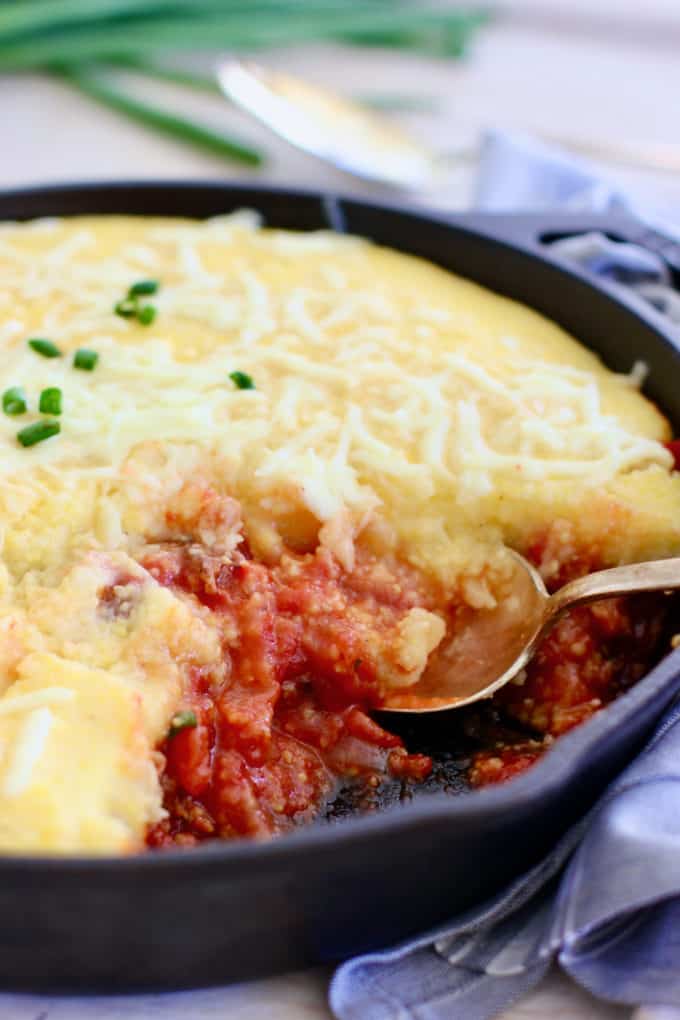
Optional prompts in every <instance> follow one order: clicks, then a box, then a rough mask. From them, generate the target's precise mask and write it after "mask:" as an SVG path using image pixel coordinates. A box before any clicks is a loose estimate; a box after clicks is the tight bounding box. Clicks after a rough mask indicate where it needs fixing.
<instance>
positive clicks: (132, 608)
mask: <svg viewBox="0 0 680 1020" xmlns="http://www.w3.org/2000/svg"><path fill="white" fill-rule="evenodd" d="M0 280H1V281H2V283H1V284H0V391H1V392H2V402H3V403H2V414H0V474H1V480H2V484H1V485H0V850H2V851H3V852H5V853H13V852H21V853H62V854H63V853H96V854H101V853H130V852H134V851H139V850H143V849H144V848H145V847H164V846H177V845H180V846H181V845H191V844H194V843H196V842H199V841H202V840H205V839H215V838H222V839H229V838H236V837H240V836H254V837H267V836H269V835H272V834H277V833H281V832H285V831H287V830H289V829H291V828H292V827H294V826H296V825H299V824H303V823H305V822H308V821H310V820H312V819H313V818H315V817H317V816H318V815H319V814H321V813H323V811H324V810H325V807H326V805H327V804H328V803H329V802H330V801H331V800H332V798H333V796H334V795H335V793H336V791H337V789H338V787H339V786H340V785H342V784H347V783H357V784H363V785H364V786H365V787H366V788H367V789H369V790H370V789H371V788H376V787H377V786H379V785H380V784H381V783H382V782H385V781H388V780H389V781H394V780H398V781H399V782H402V783H404V784H411V783H417V782H419V781H421V780H422V779H424V778H425V777H426V776H427V775H428V772H429V770H430V768H431V762H430V760H429V759H428V758H427V757H426V756H424V755H422V754H414V753H410V752H409V749H408V748H406V747H405V746H404V745H403V742H402V740H401V739H400V738H399V737H397V736H395V735H393V734H392V733H390V732H389V730H388V729H385V728H384V727H383V725H382V724H380V723H379V722H377V721H376V720H375V719H374V718H373V716H372V715H371V711H372V710H373V709H375V708H377V707H379V706H380V703H381V698H382V697H384V695H385V692H386V691H387V690H389V689H392V688H394V687H401V688H404V689H407V688H408V687H409V686H410V685H411V684H413V683H415V682H416V681H417V680H418V679H420V678H421V677H422V675H423V674H424V672H425V671H426V670H428V669H429V668H432V667H433V663H435V661H436V659H437V657H438V656H440V655H442V654H445V651H446V645H447V641H448V640H449V638H450V635H451V633H452V630H453V629H454V627H455V621H456V618H457V614H458V613H459V612H460V611H461V609H463V608H464V609H465V610H466V611H469V610H472V611H474V612H478V613H483V612H485V611H487V610H488V609H490V608H492V607H493V606H494V605H495V602H496V598H497V596H498V593H499V591H501V590H502V586H503V581H504V579H505V578H507V574H508V570H509V562H510V560H509V554H508V550H509V549H517V550H519V551H520V552H522V553H524V554H525V555H527V556H529V557H530V558H531V559H532V560H533V561H534V562H535V563H536V564H537V565H538V566H539V568H540V569H541V571H542V573H543V575H544V577H545V579H546V581H547V583H548V584H549V585H552V587H556V586H559V584H561V583H563V582H564V581H565V580H567V579H569V578H571V577H574V576H577V575H578V574H580V573H584V572H587V571H588V570H591V569H594V568H597V567H599V566H608V565H614V564H617V563H623V562H630V561H635V560H641V559H647V558H654V557H662V556H667V555H671V554H677V553H678V551H679V550H680V475H678V474H677V473H676V472H675V471H674V470H673V457H672V455H671V453H670V451H669V448H668V447H667V445H665V444H666V443H667V441H668V440H670V438H671V435H670V431H669V426H668V423H667V422H666V420H665V419H664V417H663V416H662V415H661V414H660V413H659V411H658V410H657V409H656V408H655V407H654V406H653V405H652V404H651V403H650V402H649V401H648V400H646V399H645V398H644V397H643V396H642V395H641V393H640V390H639V383H640V379H641V375H642V372H643V369H642V367H641V366H631V368H632V371H631V373H630V374H629V375H618V374H615V373H613V372H611V371H609V370H608V369H606V368H605V367H604V366H603V365H602V364H601V362H600V361H599V360H598V359H597V357H596V356H595V355H593V354H592V353H590V352H589V351H587V350H586V349H585V348H584V347H582V346H581V345H580V344H579V343H577V342H576V340H574V339H572V338H571V337H570V336H568V335H567V334H566V333H565V332H563V331H562V330H561V329H560V328H558V327H557V326H556V325H554V324H553V323H551V322H549V321H548V320H546V319H545V318H543V317H541V316H540V315H538V314H537V313H535V312H533V311H531V310H530V309H528V308H525V307H523V306H521V305H519V304H516V303H514V302H512V301H509V300H507V299H505V298H502V297H499V296H497V295H494V294H492V293H490V292H488V291H486V290H484V289H482V288H481V287H479V286H476V285H475V284H473V283H470V282H469V281H466V280H464V279H461V278H458V277H456V276H453V275H451V274H449V273H447V272H445V271H444V270H442V269H440V268H437V267H435V266H434V265H431V264H429V263H428V262H425V261H422V260H420V259H417V258H413V257H410V256H407V255H404V254H400V253H398V252H396V251H391V250H388V249H385V248H380V247H377V246H375V245H373V244H371V243H369V242H368V241H365V240H362V239H360V238H356V237H347V236H339V235H335V234H332V233H328V232H317V233H305V234H302V233H292V232H285V231H278V230H269V229H263V228H262V227H261V226H260V224H259V222H258V219H257V216H255V215H254V214H252V213H248V212H243V213H239V214H235V215H231V216H225V217H217V218H214V219H210V220H207V221H204V222H197V221H196V222H194V221H190V220H180V219H172V218H165V219H163V218H142V217H140V218H132V217H116V216H113V217H104V216H101V217H76V218H72V219H64V220H56V219H50V220H39V221H35V222H32V223H26V224H12V223H10V224H6V225H4V226H2V227H0ZM664 612H665V610H664V608H663V606H662V600H660V599H659V598H647V599H642V600H640V599H638V600H618V601H616V602H611V603H605V604H600V605H599V606H596V607H593V608H585V609H580V610H578V611H576V612H574V613H572V614H570V615H569V616H568V617H566V618H565V619H564V620H563V621H562V622H561V623H560V624H559V626H558V627H557V628H556V629H555V630H554V631H553V633H552V634H551V636H550V637H549V639H548V640H547V641H546V642H545V645H544V647H543V648H542V649H541V652H540V653H539V655H538V656H537V658H536V660H535V661H534V663H532V665H531V666H530V667H529V669H528V670H527V671H526V672H525V673H524V674H523V675H522V676H521V677H520V678H519V679H518V683H516V684H514V685H510V686H509V687H508V688H506V689H505V690H504V691H503V692H502V693H501V694H500V695H499V696H498V697H497V698H496V699H494V702H495V705H496V708H497V709H498V710H499V711H502V712H503V713H504V714H505V716H506V717H507V718H508V719H512V720H514V721H515V723H516V725H517V726H518V727H519V730H521V732H522V734H524V736H523V738H522V739H521V740H520V739H515V740H514V741H510V742H508V741H504V740H502V739H499V738H498V737H497V736H496V738H494V741H493V746H491V745H490V744H489V745H488V746H480V752H479V754H478V755H477V756H476V758H475V760H474V762H473V764H472V767H471V772H470V778H471V781H472V782H473V783H477V784H481V783H485V782H490V781H495V780H499V779H506V778H508V777H510V776H511V775H513V774H515V773H516V772H519V771H522V770H523V769H524V768H526V767H527V766H528V765H529V764H531V762H532V761H533V760H535V758H536V757H537V756H538V755H539V754H540V753H541V752H542V750H543V749H544V748H545V746H546V744H547V743H549V742H550V740H551V739H553V738H554V737H555V736H558V735H559V734H560V733H562V732H564V731H565V730H566V729H569V728H570V727H571V726H573V725H576V724H577V723H579V722H581V721H582V720H583V719H585V718H587V717H588V716H589V715H591V714H592V713H593V712H594V711H597V710H598V709H600V708H601V707H602V706H603V705H604V704H606V702H607V701H609V700H611V699H612V698H613V697H615V696H616V694H617V693H618V692H619V691H620V690H623V689H624V688H625V687H626V686H628V685H629V684H630V683H632V682H634V681H635V680H636V679H637V678H638V677H639V676H641V675H642V674H643V673H644V672H645V670H646V669H647V668H648V666H649V664H650V663H651V662H652V661H654V657H655V656H657V657H658V655H660V654H661V643H662V641H663V627H664ZM633 632H634V639H633V637H632V635H633ZM519 730H518V732H519Z"/></svg>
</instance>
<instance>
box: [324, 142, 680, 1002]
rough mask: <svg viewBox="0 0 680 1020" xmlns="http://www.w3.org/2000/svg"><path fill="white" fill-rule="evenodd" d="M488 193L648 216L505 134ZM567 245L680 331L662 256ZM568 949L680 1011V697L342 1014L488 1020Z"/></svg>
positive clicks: (407, 946) (393, 956)
mask: <svg viewBox="0 0 680 1020" xmlns="http://www.w3.org/2000/svg"><path fill="white" fill-rule="evenodd" d="M477 205H478V207H479V208H482V209H486V210H489V211H500V210H503V211H508V210H521V211H526V210H532V211H536V210H537V209H550V208H552V209H555V210H557V209H559V210H562V211H563V210H565V209H572V210H581V211H584V210H588V209H589V210H592V211H597V212H604V211H607V210H609V211H625V212H627V213H633V214H634V215H636V216H637V217H638V218H640V210H639V209H634V208H633V207H632V205H631V203H630V202H629V201H628V200H627V199H626V198H625V196H624V195H622V194H620V193H619V192H618V191H617V190H616V189H615V188H613V187H611V186H608V185H607V184H606V183H605V182H602V181H600V180H598V179H597V178H596V177H595V176H594V174H593V172H592V171H591V170H589V169H588V168H587V167H586V166H585V165H582V164H577V163H574V162H572V161H571V160H569V159H567V158H566V157H564V156H562V155H561V154H559V153H556V152H554V151H552V150H550V149H549V148H547V147H545V146H543V145H540V144H537V143H534V142H532V141H530V140H526V139H519V138H517V137H510V136H508V135H504V134H501V133H498V132H494V133H490V134H489V135H488V136H487V137H486V139H485V142H484V145H483V148H482V161H481V168H480V174H479V183H478V193H477ZM648 222H649V220H648ZM655 225H656V226H658V224H655ZM663 229H664V231H665V232H666V233H667V234H669V233H672V231H669V229H668V227H667V225H665V224H664V227H663ZM554 250H556V251H557V252H558V253H559V255H560V257H562V258H564V259H568V260H573V261H575V262H577V263H578V264H580V265H581V266H583V267H584V268H587V269H589V270H590V271H591V272H593V273H596V274H598V275H601V276H604V277H606V278H607V279H609V280H610V281H613V282H615V283H616V284H617V285H619V286H621V287H632V288H634V289H635V290H636V291H637V292H638V293H639V294H640V295H641V296H643V297H644V298H646V299H647V300H649V301H651V302H652V303H653V304H654V305H655V306H656V307H657V308H658V309H660V310H661V311H663V312H665V313H666V314H667V315H668V316H669V320H670V323H671V328H672V329H678V334H679V336H680V297H679V296H678V294H677V293H676V292H675V291H674V290H673V288H672V280H671V275H670V273H669V271H668V267H667V266H666V264H665V263H664V261H663V260H662V259H661V258H660V257H659V256H658V255H656V254H653V253H651V252H649V251H647V250H646V249H644V248H642V247H639V246H637V245H631V244H622V243H617V242H614V241H611V240H609V239H608V238H606V237H604V236H603V235H602V234H597V233H589V234H584V235H581V236H577V237H571V238H568V239H566V240H561V241H558V242H556V243H555V245H554ZM555 960H556V961H557V962H558V964H559V966H561V967H562V968H563V970H565V971H566V972H567V973H568V974H570V975H571V977H572V978H574V980H575V981H577V982H578V983H579V984H581V985H582V986H583V987H585V988H587V989H589V990H590V991H591V992H592V993H593V994H594V995H596V996H599V997H600V998H602V999H605V1000H608V1001H611V1002H618V1003H628V1004H631V1005H635V1006H638V1005H640V1004H644V1006H643V1008H641V1009H640V1010H639V1011H638V1013H637V1014H636V1020H680V1009H679V1010H676V1009H674V1008H673V1007H674V1006H676V1005H677V1006H678V1007H680V705H677V706H676V707H674V708H673V709H671V711H670V712H669V713H668V715H667V717H666V719H665V720H664V721H663V723H662V724H661V725H660V727H659V729H658V730H657V732H656V735H655V736H654V738H653V739H652V741H651V742H650V744H649V745H648V746H647V748H646V750H645V751H643V753H642V754H641V755H640V756H639V757H638V758H637V759H636V760H635V762H634V763H633V764H632V765H631V766H630V767H629V768H628V769H627V770H626V771H625V772H624V773H623V774H622V775H621V776H620V778H619V779H618V780H617V781H616V782H615V783H614V784H613V785H612V786H611V787H610V789H609V790H608V791H607V792H606V793H605V795H604V796H603V797H602V799H601V800H600V801H599V803H598V804H597V805H596V806H595V807H594V808H593V810H592V811H591V812H590V813H589V815H588V816H587V817H586V818H585V819H583V820H582V821H581V822H579V823H578V825H576V826H575V827H573V828H572V829H571V830H570V831H569V832H567V834H566V835H565V836H564V837H563V839H562V840H561V842H560V843H559V844H558V845H557V846H556V847H555V848H554V850H553V851H552V853H551V854H549V856H548V857H546V858H545V860H543V861H542V862H541V863H540V864H539V865H538V866H536V867H535V868H533V870H531V871H530V872H529V873H528V874H526V875H523V876H522V877H521V878H519V879H517V880H516V881H515V882H513V883H512V884H511V885H510V886H509V887H508V888H506V889H505V890H503V892H502V893H500V895H498V896H496V897H495V898H494V899H492V900H490V901H487V902H486V903H483V904H482V905H481V906H479V907H477V908H475V909H473V910H469V911H466V912H465V913H464V914H462V915H460V916H458V917H455V918H453V919H452V920H451V921H450V923H448V924H446V925H443V926H441V927H439V928H438V929H436V930H433V931H430V932H427V933H425V934H423V935H422V936H420V937H419V938H417V939H413V940H411V941H409V942H406V943H402V944H401V945H399V946H396V947H394V948H391V949H388V950H385V951H383V952H378V953H371V954H368V955H365V956H361V957H357V958H356V959H354V960H350V961H349V962H347V963H345V964H343V965H342V966H341V967H340V968H339V969H338V971H337V972H336V974H335V977H334V978H333V981H332V984H331V989H330V1003H331V1008H332V1009H333V1011H334V1013H335V1015H336V1016H337V1017H338V1018H339V1020H486V1018H487V1017H492V1016H494V1015H496V1014H497V1013H498V1012H499V1011H501V1010H503V1009H504V1008H507V1007H508V1006H509V1005H510V1004H511V1003H512V1002H514V1001H515V1000H516V999H517V998H519V997H520V996H521V995H523V994H525V993H526V992H527V991H529V989H531V988H532V987H533V986H534V985H535V984H536V983H537V982H538V981H539V980H540V979H541V978H542V977H543V975H544V974H545V973H546V971H547V970H548V968H549V967H550V966H551V963H552V962H553V961H555ZM655 1005H661V1006H663V1007H664V1009H663V1011H658V1010H656V1009H653V1008H652V1007H653V1006H655Z"/></svg>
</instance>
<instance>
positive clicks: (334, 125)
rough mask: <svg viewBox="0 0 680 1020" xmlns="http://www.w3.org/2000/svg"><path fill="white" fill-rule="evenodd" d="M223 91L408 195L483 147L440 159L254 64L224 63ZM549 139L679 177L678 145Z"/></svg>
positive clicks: (438, 185)
mask: <svg viewBox="0 0 680 1020" xmlns="http://www.w3.org/2000/svg"><path fill="white" fill-rule="evenodd" d="M217 77H218V81H219V83H220V86H221V88H222V91H223V92H224V93H225V95H227V96H228V97H229V99H231V100H232V101H233V102H234V103H236V104H237V105H238V106H240V107H241V108H242V109H243V110H246V111H247V112H248V113H250V114H252V116H254V117H256V118H257V119H258V120H259V121H261V123H263V124H265V125H266V126H267V127H268V128H270V129H271V130H272V131H274V132H275V133H276V134H277V135H279V136H280V137H281V138H285V139H286V141H288V142H290V143H291V144H292V145H295V146H296V147H297V148H299V149H303V150H304V151H305V152H308V153H310V154H311V155H313V156H316V157H318V158H319V159H322V160H325V161H326V162H327V163H331V164H332V165H333V166H336V167H338V168H339V169H341V170H344V171H346V172H347V173H351V174H354V175H355V176H357V177H361V178H364V179H365V180H369V181H378V182H382V183H384V184H390V185H392V186H394V187H398V188H404V189H406V190H408V191H412V192H418V191H430V192H437V191H441V190H443V189H444V188H445V184H446V175H447V173H448V172H450V171H451V169H452V168H453V167H456V166H459V165H460V162H461V161H466V162H467V161H469V160H475V159H476V158H477V156H478V152H479V147H478V143H475V142H473V143H471V144H464V145H461V146H460V147H459V148H458V149H456V150H454V151H448V152H446V153H441V154H437V153H434V152H432V151H430V150H429V149H428V147H427V146H426V145H424V144H422V143H421V142H418V141H416V140H415V139H413V138H411V137H410V136H409V135H408V134H407V133H406V132H404V131H402V130H400V129H399V128H397V127H394V126H393V125H392V124H388V123H386V121H385V119H384V118H382V117H380V116H379V115H377V114H375V113H372V112H370V111H368V110H365V109H363V107H361V106H360V105H359V104H357V103H354V102H352V101H351V100H348V99H345V98H343V97H340V96H338V95H336V94H335V93H333V92H331V91H330V90H328V89H322V88H319V87H318V86H316V85H312V84H310V83H309V82H306V81H304V80H302V79H301V78H297V77H295V76H293V75H290V74H285V73H283V72H281V71H275V70H272V69H270V68H267V67H264V66H263V65H261V64H256V63H253V62H250V61H239V60H231V59H230V60H224V61H222V62H221V63H219V64H218V67H217ZM541 137H542V138H543V139H544V140H545V141H548V142H552V143H554V144H555V145H559V146H561V147H562V148H565V149H570V150H572V151H574V152H580V153H584V154H586V155H589V156H592V157H594V158H597V159H599V160H603V161H605V162H609V163H614V164H620V165H627V166H637V167H640V168H644V169H648V170H656V171H659V170H661V171H666V172H669V173H680V145H672V144H670V143H667V144H663V143H656V142H649V143H642V142H641V143H635V142H628V141H622V142H618V141H601V140H595V139H588V138H566V137H559V136H557V135H554V134H552V133H551V134H548V133H545V132H542V133H541Z"/></svg>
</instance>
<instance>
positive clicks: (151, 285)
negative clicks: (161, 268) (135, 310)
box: [127, 280, 159, 298]
mask: <svg viewBox="0 0 680 1020" xmlns="http://www.w3.org/2000/svg"><path fill="white" fill-rule="evenodd" d="M158 287H159V283H158V280H140V281H139V282H138V283H133V284H132V286H131V287H130V289H129V291H128V294H127V296H128V297H129V298H136V297H142V296H146V295H148V294H155V293H156V291H157V290H158Z"/></svg>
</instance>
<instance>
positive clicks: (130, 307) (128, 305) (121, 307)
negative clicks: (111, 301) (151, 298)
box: [113, 298, 137, 319]
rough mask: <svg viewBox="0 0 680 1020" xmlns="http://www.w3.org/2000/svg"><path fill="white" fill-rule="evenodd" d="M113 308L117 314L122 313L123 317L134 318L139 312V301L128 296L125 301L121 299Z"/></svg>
mask: <svg viewBox="0 0 680 1020" xmlns="http://www.w3.org/2000/svg"><path fill="white" fill-rule="evenodd" d="M113 310H114V312H115V313H116V315H120V316H121V317H122V318H123V319H132V318H134V316H135V315H136V314H137V302H136V301H131V300H130V298H126V299H125V300H124V301H119V302H118V304H117V305H115V306H114V309H113Z"/></svg>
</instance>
